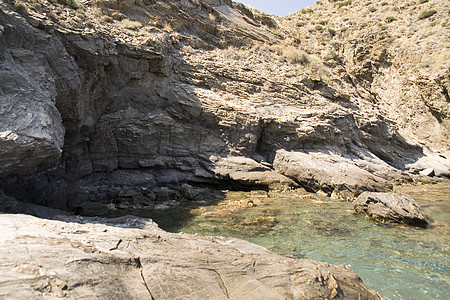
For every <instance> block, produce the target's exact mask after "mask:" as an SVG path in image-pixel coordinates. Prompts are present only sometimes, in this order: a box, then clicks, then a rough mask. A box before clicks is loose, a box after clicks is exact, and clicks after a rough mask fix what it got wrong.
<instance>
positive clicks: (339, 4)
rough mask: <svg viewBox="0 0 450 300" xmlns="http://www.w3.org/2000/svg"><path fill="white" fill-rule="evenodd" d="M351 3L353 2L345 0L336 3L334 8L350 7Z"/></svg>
mask: <svg viewBox="0 0 450 300" xmlns="http://www.w3.org/2000/svg"><path fill="white" fill-rule="evenodd" d="M352 2H353V1H352V0H346V1H343V2H339V3H336V4H335V6H336V7H338V8H341V7H343V6H348V5H352Z"/></svg>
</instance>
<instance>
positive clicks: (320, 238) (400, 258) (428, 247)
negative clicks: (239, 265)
mask: <svg viewBox="0 0 450 300" xmlns="http://www.w3.org/2000/svg"><path fill="white" fill-rule="evenodd" d="M397 190H398V191H401V192H406V193H408V194H409V195H411V196H412V197H413V198H414V199H416V201H417V202H418V203H419V204H420V205H421V206H422V207H423V208H424V210H425V211H426V213H428V214H429V215H431V216H432V217H433V218H434V220H435V223H434V225H433V226H431V227H430V228H427V229H419V228H413V227H406V226H392V225H382V224H376V223H373V222H372V221H370V220H368V219H366V218H365V217H364V216H361V215H357V214H355V212H354V210H353V207H352V203H350V202H341V201H337V200H332V199H330V198H327V197H324V196H320V195H316V194H310V193H307V192H301V191H300V192H289V193H269V194H267V193H265V192H258V191H253V192H226V194H225V195H226V197H225V199H224V200H223V201H221V202H219V203H217V204H215V205H213V206H205V207H199V208H196V209H192V210H191V211H190V212H189V213H188V214H183V215H178V216H177V217H174V216H173V215H166V216H165V217H163V216H160V218H155V221H156V222H158V223H159V224H160V226H161V227H162V228H164V229H165V230H168V231H172V232H180V231H182V232H186V233H199V234H202V235H220V236H227V237H237V238H241V239H245V240H248V241H250V242H253V243H255V244H259V245H261V246H264V247H267V248H268V249H270V250H272V251H275V252H280V253H284V254H289V255H293V256H296V257H298V258H311V259H315V260H319V261H324V262H329V263H332V264H344V265H346V266H348V267H349V268H351V269H353V270H354V271H355V272H356V273H357V274H358V275H359V276H360V277H361V278H362V279H363V281H364V282H365V283H366V284H367V285H368V286H369V287H371V288H373V289H374V290H376V291H377V292H379V293H380V294H381V295H382V296H384V297H385V298H386V299H421V300H423V299H449V298H448V297H449V295H450V235H449V232H450V231H449V229H450V220H449V219H450V218H449V217H450V184H448V183H447V184H437V185H422V186H406V187H400V188H398V189H397Z"/></svg>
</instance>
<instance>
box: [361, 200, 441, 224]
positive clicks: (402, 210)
mask: <svg viewBox="0 0 450 300" xmlns="http://www.w3.org/2000/svg"><path fill="white" fill-rule="evenodd" d="M353 206H354V208H355V210H356V211H357V212H359V213H363V214H365V215H367V216H369V217H370V218H371V219H373V220H375V221H378V222H382V223H385V222H388V223H402V224H407V225H412V226H419V227H427V226H428V225H429V224H431V223H432V222H433V219H432V218H431V217H430V216H428V215H427V214H425V212H424V211H423V209H422V208H421V207H420V206H419V205H418V204H417V203H416V201H414V199H412V198H411V197H410V196H408V195H406V194H398V193H375V192H364V193H362V194H361V195H360V196H359V197H358V198H357V199H356V200H355V201H354V202H353Z"/></svg>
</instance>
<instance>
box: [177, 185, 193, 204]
mask: <svg viewBox="0 0 450 300" xmlns="http://www.w3.org/2000/svg"><path fill="white" fill-rule="evenodd" d="M180 193H181V195H182V196H183V197H185V198H186V199H189V200H194V199H195V194H196V192H195V189H194V188H193V187H192V186H191V185H189V184H187V183H183V184H182V185H181V187H180Z"/></svg>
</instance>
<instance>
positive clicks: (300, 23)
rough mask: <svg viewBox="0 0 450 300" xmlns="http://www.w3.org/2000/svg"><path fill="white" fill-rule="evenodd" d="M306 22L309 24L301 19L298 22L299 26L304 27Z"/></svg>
mask: <svg viewBox="0 0 450 300" xmlns="http://www.w3.org/2000/svg"><path fill="white" fill-rule="evenodd" d="M306 24H308V23H306V22H305V21H300V22H297V27H303V26H305V25H306Z"/></svg>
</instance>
